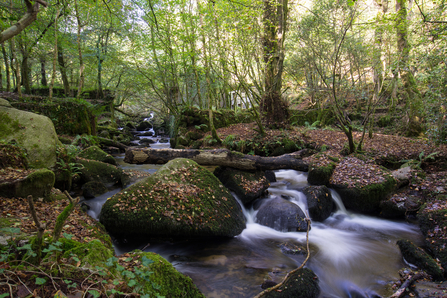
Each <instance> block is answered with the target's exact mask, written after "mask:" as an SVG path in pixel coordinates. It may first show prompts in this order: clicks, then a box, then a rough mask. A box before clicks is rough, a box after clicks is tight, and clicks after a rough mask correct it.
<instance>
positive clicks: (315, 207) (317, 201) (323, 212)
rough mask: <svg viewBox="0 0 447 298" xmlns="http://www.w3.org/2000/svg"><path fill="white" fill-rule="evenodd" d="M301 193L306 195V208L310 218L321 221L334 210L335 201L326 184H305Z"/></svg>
mask: <svg viewBox="0 0 447 298" xmlns="http://www.w3.org/2000/svg"><path fill="white" fill-rule="evenodd" d="M303 193H304V194H305V195H306V198H307V208H308V210H309V215H310V218H312V220H316V221H323V220H325V219H326V218H328V217H329V216H330V215H331V213H332V211H334V208H335V203H334V201H333V200H332V195H331V192H330V191H329V189H328V188H327V187H326V186H324V185H318V186H307V187H305V188H304V189H303Z"/></svg>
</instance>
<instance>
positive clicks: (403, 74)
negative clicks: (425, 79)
mask: <svg viewBox="0 0 447 298" xmlns="http://www.w3.org/2000/svg"><path fill="white" fill-rule="evenodd" d="M396 13H397V16H396V33H397V49H398V52H399V53H400V59H399V61H398V70H399V74H400V78H401V80H402V83H403V85H404V94H403V96H404V101H405V105H406V107H407V114H408V125H407V132H406V133H407V135H408V136H417V135H419V134H420V133H421V132H422V131H423V124H422V120H423V115H424V111H423V102H422V96H421V93H420V92H419V90H418V88H417V84H416V80H415V79H414V76H413V73H412V72H411V70H410V65H409V56H410V51H411V45H410V43H409V42H408V35H409V34H408V26H409V24H408V23H409V22H408V12H407V0H396Z"/></svg>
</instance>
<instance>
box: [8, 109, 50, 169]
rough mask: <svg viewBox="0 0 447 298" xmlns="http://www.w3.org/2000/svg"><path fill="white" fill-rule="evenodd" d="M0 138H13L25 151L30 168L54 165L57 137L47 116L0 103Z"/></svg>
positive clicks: (9, 139) (10, 139)
mask: <svg viewBox="0 0 447 298" xmlns="http://www.w3.org/2000/svg"><path fill="white" fill-rule="evenodd" d="M0 140H5V141H7V142H9V141H12V140H15V141H16V142H17V144H18V145H20V146H21V147H22V148H24V149H25V150H26V152H27V157H28V162H29V166H30V167H32V168H36V169H38V168H51V167H53V166H55V165H56V145H57V143H58V138H57V134H56V131H55V129H54V125H53V122H51V120H50V119H49V118H48V117H45V116H42V115H38V114H34V113H30V112H25V111H21V110H18V109H15V108H12V107H11V106H8V104H7V103H5V101H2V102H1V103H0Z"/></svg>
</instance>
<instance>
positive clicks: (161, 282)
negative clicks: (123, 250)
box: [129, 251, 205, 298]
mask: <svg viewBox="0 0 447 298" xmlns="http://www.w3.org/2000/svg"><path fill="white" fill-rule="evenodd" d="M129 255H130V256H131V257H132V256H133V255H135V256H137V258H136V261H140V263H144V264H149V265H148V266H142V267H141V268H140V269H141V270H142V271H138V270H136V272H137V273H139V272H141V274H137V280H138V283H139V284H141V285H142V286H143V289H142V291H141V292H144V293H152V294H157V295H154V297H166V298H177V297H184V298H188V297H189V298H205V296H204V295H203V294H202V293H201V292H200V291H199V289H197V287H196V285H195V284H194V283H193V281H192V279H191V278H189V277H188V276H185V275H183V274H181V273H180V272H178V271H177V270H176V269H175V268H174V267H173V266H172V264H171V263H169V262H168V261H166V260H165V259H164V258H163V257H161V256H160V255H158V254H156V253H152V252H141V251H135V252H132V253H131V254H129ZM137 264H138V263H137ZM145 273H147V276H149V279H150V282H148V281H147V280H144V278H141V277H144V276H145ZM151 297H152V296H151Z"/></svg>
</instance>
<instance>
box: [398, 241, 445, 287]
mask: <svg viewBox="0 0 447 298" xmlns="http://www.w3.org/2000/svg"><path fill="white" fill-rule="evenodd" d="M397 245H398V246H399V248H400V251H401V253H402V256H403V257H404V258H405V260H406V261H407V262H409V263H411V264H413V265H416V266H417V267H419V268H421V269H422V270H424V271H425V272H427V273H428V274H429V275H431V276H432V277H433V279H435V280H443V279H444V277H443V272H442V270H441V269H440V268H439V266H438V264H437V263H436V261H435V260H434V259H433V258H432V257H431V256H429V255H428V254H427V253H426V252H425V251H424V250H423V249H422V248H420V247H417V246H416V245H414V243H412V242H411V241H410V240H405V239H401V240H399V241H397Z"/></svg>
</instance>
